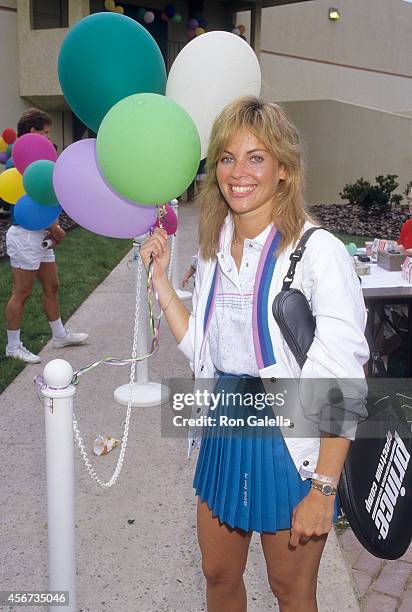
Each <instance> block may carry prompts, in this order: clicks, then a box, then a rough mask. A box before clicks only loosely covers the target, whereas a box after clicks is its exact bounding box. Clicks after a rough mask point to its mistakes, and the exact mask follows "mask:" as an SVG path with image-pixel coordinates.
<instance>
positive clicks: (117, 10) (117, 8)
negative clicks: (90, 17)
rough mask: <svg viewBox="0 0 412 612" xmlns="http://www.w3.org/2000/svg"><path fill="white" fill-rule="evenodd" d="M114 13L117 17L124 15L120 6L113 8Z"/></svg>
mask: <svg viewBox="0 0 412 612" xmlns="http://www.w3.org/2000/svg"><path fill="white" fill-rule="evenodd" d="M114 12H115V13H119V15H124V8H123V7H122V6H115V8H114Z"/></svg>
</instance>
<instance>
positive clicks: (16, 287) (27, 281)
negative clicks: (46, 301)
mask: <svg viewBox="0 0 412 612" xmlns="http://www.w3.org/2000/svg"><path fill="white" fill-rule="evenodd" d="M11 272H12V277H13V288H12V293H11V296H10V298H9V301H8V302H7V304H6V325H7V329H8V330H10V331H15V330H18V329H20V327H21V322H22V319H23V313H24V305H25V303H26V302H27V300H28V299H29V297H30V296H31V293H32V290H33V285H34V281H35V280H36V276H37V270H22V269H21V268H12V269H11Z"/></svg>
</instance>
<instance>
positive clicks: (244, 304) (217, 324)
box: [209, 225, 272, 377]
mask: <svg viewBox="0 0 412 612" xmlns="http://www.w3.org/2000/svg"><path fill="white" fill-rule="evenodd" d="M271 227H272V225H269V226H268V227H267V228H266V229H264V230H263V232H261V233H260V234H259V235H258V236H256V237H255V238H253V239H250V238H247V239H246V240H245V241H244V245H243V254H242V262H241V265H240V268H239V271H238V269H237V267H236V263H235V260H234V259H233V257H232V254H231V252H230V249H231V242H229V244H227V245H226V247H225V248H224V249H223V250H222V251H219V252H218V253H217V261H218V265H219V271H218V279H217V283H218V284H217V291H216V300H215V308H214V312H213V315H212V319H211V321H210V327H209V346H210V354H211V356H212V360H213V364H214V366H215V368H216V369H217V370H220V371H221V372H226V373H230V374H249V375H250V376H256V377H258V376H259V369H258V366H257V363H256V357H255V351H254V346H253V330H252V308H253V290H254V284H255V278H256V272H257V267H258V263H259V258H260V254H261V252H262V249H263V247H264V245H265V241H266V238H267V237H268V235H269V232H270V230H271Z"/></svg>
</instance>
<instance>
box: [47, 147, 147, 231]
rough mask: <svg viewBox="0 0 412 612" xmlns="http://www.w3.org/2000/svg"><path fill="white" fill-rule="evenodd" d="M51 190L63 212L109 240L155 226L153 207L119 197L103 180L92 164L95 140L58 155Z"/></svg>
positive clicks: (96, 167) (93, 162) (94, 159)
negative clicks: (52, 189) (52, 188)
mask: <svg viewBox="0 0 412 612" xmlns="http://www.w3.org/2000/svg"><path fill="white" fill-rule="evenodd" d="M53 186H54V191H55V193H56V196H57V199H58V201H59V203H60V204H61V206H62V208H63V210H65V211H66V213H67V214H68V215H69V216H70V217H71V218H72V219H73V220H74V221H76V223H78V224H79V225H81V226H82V227H85V228H86V229H88V230H90V231H91V232H94V233H95V234H101V235H102V236H109V237H111V238H134V237H135V236H141V235H142V234H145V233H146V232H147V231H148V230H149V229H150V228H151V227H152V226H153V225H154V223H155V222H156V218H157V214H156V208H155V207H154V206H139V205H137V204H135V203H133V202H130V201H129V200H126V199H124V198H122V197H120V196H119V195H118V194H117V193H115V192H114V191H112V190H111V189H110V187H109V186H108V185H107V184H106V183H105V181H104V180H103V178H102V176H101V174H100V172H99V169H98V166H97V161H96V140H95V139H94V138H88V139H87V140H79V141H77V142H74V143H73V144H71V145H70V146H69V147H67V149H65V150H64V151H63V153H61V155H60V156H59V158H58V160H57V162H56V165H55V167H54V173H53Z"/></svg>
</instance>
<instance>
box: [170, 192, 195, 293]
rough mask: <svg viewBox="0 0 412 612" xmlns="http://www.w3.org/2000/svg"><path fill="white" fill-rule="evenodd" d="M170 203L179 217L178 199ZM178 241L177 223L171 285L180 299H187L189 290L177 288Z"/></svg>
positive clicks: (178, 280) (178, 282)
mask: <svg viewBox="0 0 412 612" xmlns="http://www.w3.org/2000/svg"><path fill="white" fill-rule="evenodd" d="M170 204H171V206H172V208H173V210H174V213H175V215H176V217H177V219H179V200H172V201H171V202H170ZM178 243H179V225H178V226H177V233H176V236H175V244H174V255H173V262H172V266H173V268H172V285H173V289H174V290H175V291H176V293H177V295H178V296H179V298H180V299H181V300H189V299H190V298H191V297H192V293H191V291H186V290H185V289H180V288H179V285H180V279H179V267H178V260H179V254H178V253H179V249H178Z"/></svg>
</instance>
